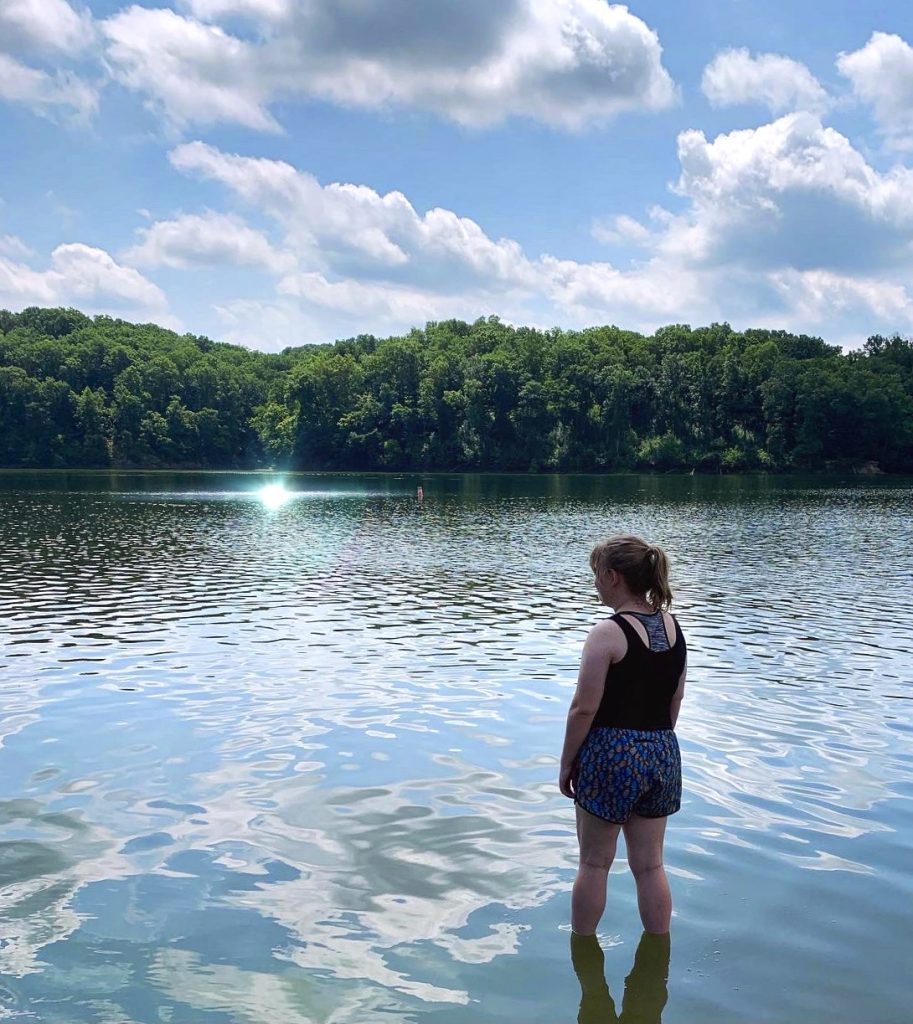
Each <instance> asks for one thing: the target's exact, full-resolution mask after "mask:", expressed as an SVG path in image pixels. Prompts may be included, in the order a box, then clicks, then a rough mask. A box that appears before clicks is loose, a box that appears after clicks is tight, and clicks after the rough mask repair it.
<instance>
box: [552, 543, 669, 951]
mask: <svg viewBox="0 0 913 1024" xmlns="http://www.w3.org/2000/svg"><path fill="white" fill-rule="evenodd" d="M590 568H591V569H592V570H593V575H594V577H595V585H596V592H597V593H598V594H599V599H600V602H601V603H602V604H605V605H608V606H609V607H610V608H613V609H614V610H615V614H614V615H612V616H611V617H610V618H608V619H604V620H603V621H602V622H600V623H599V624H598V625H597V626H595V627H594V628H593V629H592V630H591V631H590V635H589V636H588V637H587V639H586V643H585V644H584V645H583V657H582V658H581V661H580V672H579V674H578V677H577V690H576V692H575V694H574V698H573V700H572V701H571V707H570V711H569V712H568V716H567V731H566V733H565V739H564V750H563V752H562V754H561V771H560V774H559V777H558V785H559V787H560V789H561V792H562V793H563V794H564V795H565V796H567V797H572V798H573V800H574V803H575V804H576V805H577V808H576V810H577V839H578V842H579V844H580V864H579V868H578V870H577V878H576V880H575V882H574V890H573V895H572V897H571V929H572V930H573V932H574V933H576V934H578V935H592V934H594V932H595V931H596V927H597V925H598V924H599V920H600V918H601V917H602V913H603V911H604V910H605V901H606V880H607V876H608V872H609V868H610V867H611V866H612V861H613V860H614V858H615V844H616V843H617V841H618V834H619V832H624V837H625V845H626V847H627V854H628V864H629V865H630V867H631V871H632V872H633V874H634V879H635V881H636V883H637V905H638V907H639V909H640V917H641V920H642V922H643V926H644V929H645V930H646V931H648V932H652V933H654V934H659V935H664V934H665V933H666V932H668V931H669V920H670V918H671V916H672V896H671V894H670V892H669V882H668V880H667V878H666V872H665V870H664V868H663V840H664V838H665V833H666V818H667V817H668V816H669V815H670V814H675V812H676V811H677V810H678V809H679V807H680V806H681V799H682V764H681V756H680V754H679V748H678V740H677V739H676V737H675V731H674V730H675V723H676V721H677V720H678V712H679V708H680V706H681V703H682V697H683V696H684V693H685V663H686V648H685V638H684V636H683V635H682V631H681V629H680V628H679V625H678V621H677V620H676V618H675V616H674V615H671V614H670V613H669V612H668V611H666V610H665V609H667V608H668V607H669V605H670V604H671V603H672V591H671V590H670V589H669V579H668V563H667V561H666V555H665V553H664V552H663V550H662V549H661V548H659V547H656V546H655V545H652V544H648V543H647V542H646V541H644V540H641V539H640V537H631V536H618V537H610V538H609V539H608V540H606V541H603V542H602V543H600V544H597V545H596V547H594V548H593V551H592V553H591V554H590Z"/></svg>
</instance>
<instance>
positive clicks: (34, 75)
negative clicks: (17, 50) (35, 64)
mask: <svg viewBox="0 0 913 1024" xmlns="http://www.w3.org/2000/svg"><path fill="white" fill-rule="evenodd" d="M0 100H6V101H8V102H12V103H23V104H25V105H26V106H27V107H29V108H31V110H33V111H34V112H35V113H37V114H43V115H53V114H58V113H62V114H67V115H69V116H71V117H73V118H75V119H76V120H79V121H81V120H85V119H86V118H88V117H89V116H90V115H92V114H94V113H95V111H96V110H97V109H98V92H97V91H96V90H95V88H94V87H93V86H91V85H89V84H88V83H87V82H84V81H83V80H82V79H80V78H79V77H78V76H76V75H74V74H71V73H70V72H66V71H58V72H57V73H56V74H55V75H53V76H52V75H49V74H48V73H47V72H45V71H40V70H38V69H37V68H30V67H28V66H27V65H25V64H23V63H21V62H20V61H18V60H16V59H15V58H14V57H10V56H8V55H7V54H5V53H0Z"/></svg>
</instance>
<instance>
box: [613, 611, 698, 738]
mask: <svg viewBox="0 0 913 1024" xmlns="http://www.w3.org/2000/svg"><path fill="white" fill-rule="evenodd" d="M627 614H633V613H627V612H625V613H624V614H623V615H617V614H616V615H613V616H612V620H613V621H614V622H617V623H618V625H619V626H621V628H622V630H623V631H624V634H625V637H626V638H627V641H628V650H627V652H626V653H625V656H624V657H623V658H622V659H621V661H618V662H615V664H614V665H610V666H609V670H608V672H607V673H606V680H605V689H604V690H603V694H602V700H601V701H600V704H599V709H598V710H597V712H596V717H595V718H594V719H593V727H596V726H610V727H612V728H615V729H643V730H652V729H671V728H672V719H671V718H670V715H669V705H670V703H671V702H672V695H673V694H674V693H675V691H676V690H677V689H678V681H679V679H681V675H682V671H683V670H684V668H685V655H686V646H685V638H684V636H683V635H682V631H681V627H680V626H679V624H678V619H676V618H675V616H674V615H673V616H672V621H673V622H674V623H675V643H674V644H673V645H672V646H671V647H669V646H666V648H665V650H651V649H650V648H649V647H647V645H646V644H645V643H644V642H643V640H641V638H640V635H639V634H638V632H637V630H636V629H635V628H634V627H633V626H632V625H631V623H630V622H629V621H628V620H627V619H626V618H625V615H627ZM637 617H638V618H639V619H640V620H641V621H642V622H643V624H644V627H645V628H646V629H647V635H648V636H650V637H651V638H655V637H656V636H657V632H656V628H655V625H654V624H653V623H650V622H649V621H648V620H649V619H652V618H654V617H653V616H646V615H645V616H640V615H638V616H637ZM656 620H657V624H658V626H659V634H660V635H662V636H665V628H664V626H663V619H662V613H657V615H656ZM651 627H652V628H651ZM653 642H654V643H655V640H653ZM666 644H667V645H668V640H666Z"/></svg>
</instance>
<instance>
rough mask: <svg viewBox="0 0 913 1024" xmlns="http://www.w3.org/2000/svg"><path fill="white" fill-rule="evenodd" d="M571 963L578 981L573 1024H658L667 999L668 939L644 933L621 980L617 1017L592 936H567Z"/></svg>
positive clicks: (603, 957)
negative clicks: (622, 993) (621, 996)
mask: <svg viewBox="0 0 913 1024" xmlns="http://www.w3.org/2000/svg"><path fill="white" fill-rule="evenodd" d="M571 963H573V965H574V971H575V972H576V974H577V980H578V981H579V982H580V1011H579V1013H578V1014H577V1024H661V1021H662V1013H663V1007H664V1006H665V1005H666V999H667V998H668V988H667V983H668V979H669V936H668V935H651V934H650V933H649V932H644V934H643V935H642V936H641V940H640V945H639V946H638V947H637V953H636V954H635V955H634V965H633V967H632V968H631V973H630V974H629V975H628V976H627V978H625V994H624V997H623V998H622V1002H621V1016H620V1017H619V1016H618V1014H617V1013H616V1011H615V1001H614V1000H613V999H612V994H611V992H609V986H608V985H607V984H606V980H605V955H604V954H603V952H602V948H601V947H600V945H599V941H598V940H597V938H596V936H595V935H571Z"/></svg>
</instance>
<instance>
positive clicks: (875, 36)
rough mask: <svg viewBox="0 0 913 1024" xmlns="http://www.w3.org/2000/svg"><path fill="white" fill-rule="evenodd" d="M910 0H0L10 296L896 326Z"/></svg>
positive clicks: (216, 312) (912, 97) (290, 328)
mask: <svg viewBox="0 0 913 1024" xmlns="http://www.w3.org/2000/svg"><path fill="white" fill-rule="evenodd" d="M911 44H913V14H911V13H910V9H909V6H908V5H907V4H905V3H902V2H899V0H898V2H881V3H877V2H876V3H869V4H865V5H862V4H858V3H850V2H846V0H831V2H829V3H824V2H819V0H805V2H803V3H795V2H792V3H783V2H780V0H772V2H771V0H767V2H764V3H761V2H756V0H716V2H711V0H689V3H687V4H670V3H668V2H667V0H664V2H659V0H650V2H643V3H635V4H632V5H631V6H630V7H621V6H618V5H609V4H606V3H604V0H496V2H493V0H175V2H174V3H173V4H171V5H168V4H165V3H158V4H156V3H146V4H144V5H125V4H122V3H118V2H113V0H97V2H95V3H90V4H85V3H82V4H80V3H78V2H76V0H73V2H67V0H0V133H2V137H3V139H4V140H5V144H4V146H3V157H2V161H0V306H3V307H7V308H12V309H20V308H23V307H24V306H27V305H34V304H40V305H56V304H65V305H74V306H78V307H79V308H81V309H84V310H86V311H87V312H105V313H110V314H113V315H118V316H124V317H127V318H129V319H137V320H153V321H156V322H159V323H163V324H166V325H169V326H173V327H175V328H177V329H180V330H189V331H192V332H194V333H204V334H208V335H210V336H211V337H214V338H218V339H223V340H230V341H236V342H240V343H244V344H248V345H251V346H255V347H259V348H265V349H278V348H281V347H283V346H285V345H289V344H302V343H306V342H310V341H326V340H332V339H333V338H337V337H346V336H350V335H353V334H357V333H360V332H371V333H375V334H378V335H386V334H391V333H399V332H402V331H405V330H408V328H409V327H410V326H413V325H421V324H423V323H424V322H425V321H426V320H434V319H444V318H447V317H454V316H455V317H461V318H463V319H468V320H472V319H475V318H476V317H478V316H485V315H489V314H492V313H494V314H498V315H500V316H501V317H502V318H503V319H505V320H508V321H510V322H513V323H518V324H519V323H527V324H534V325H537V326H543V327H548V326H553V325H560V326H565V327H580V326H585V325H589V324H601V323H615V324H619V325H620V326H624V327H630V328H635V329H640V330H645V331H650V330H653V329H655V328H656V327H658V326H660V325H662V324H666V323H691V324H693V325H698V324H703V323H709V322H711V321H720V320H728V321H729V322H730V323H732V324H733V325H734V326H736V327H738V328H744V327H749V326H766V327H778V328H785V329H789V330H795V331H806V332H809V333H814V334H818V335H821V336H823V337H825V338H826V339H827V340H829V341H832V342H835V343H839V344H843V345H845V346H848V347H856V346H858V345H860V344H861V343H862V342H863V341H864V340H865V338H866V337H867V336H868V335H869V334H871V333H875V332H881V333H888V332H894V331H898V332H901V333H903V334H910V333H911V332H913V281H911V268H913V45H911Z"/></svg>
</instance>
